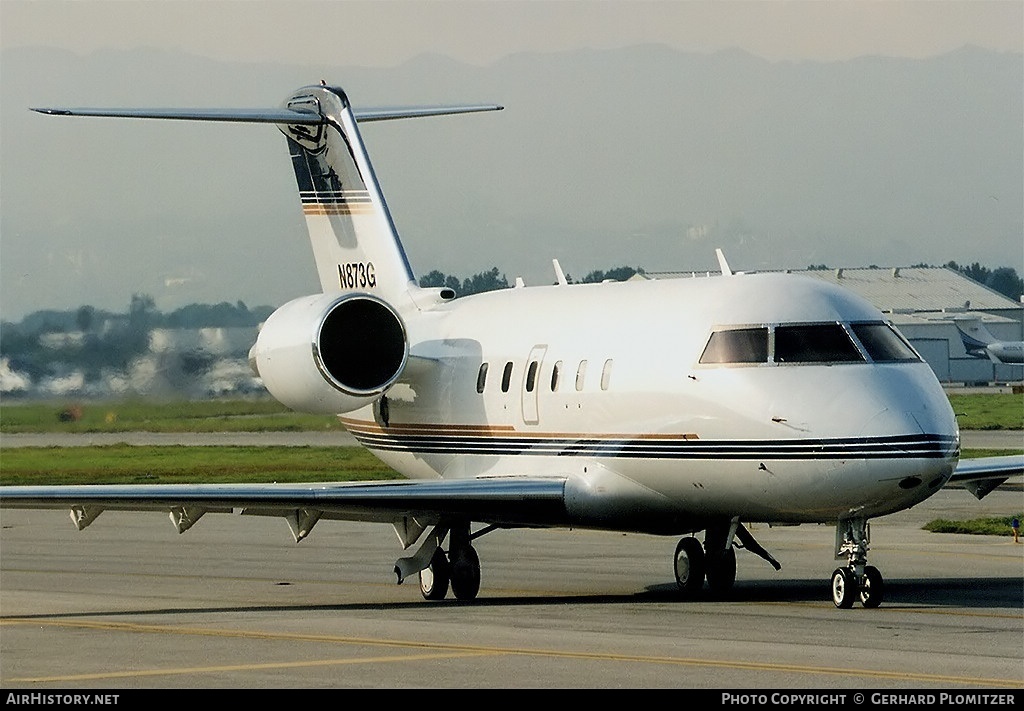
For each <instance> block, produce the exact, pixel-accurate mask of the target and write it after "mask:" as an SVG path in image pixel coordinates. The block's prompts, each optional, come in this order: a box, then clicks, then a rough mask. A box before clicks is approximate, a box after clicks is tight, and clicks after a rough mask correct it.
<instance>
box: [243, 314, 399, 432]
mask: <svg viewBox="0 0 1024 711" xmlns="http://www.w3.org/2000/svg"><path fill="white" fill-rule="evenodd" d="M408 358H409V347H408V339H407V337H406V332H405V324H404V323H403V322H402V319H401V317H400V316H399V315H398V313H397V312H396V311H395V310H394V309H393V308H392V307H391V306H389V305H388V304H387V303H386V302H384V301H382V300H380V299H378V298H376V297H374V296H370V295H368V294H346V295H344V296H338V295H336V294H317V295H315V296H306V297H303V298H300V299H295V300H294V301H290V302H288V303H287V304H285V305H284V306H282V307H281V308H279V309H278V310H277V311H275V312H274V313H273V314H271V315H270V318H268V319H267V321H266V323H265V324H264V325H263V328H262V329H261V330H260V334H259V336H258V337H257V339H256V344H255V345H254V346H253V347H252V350H250V352H249V362H250V365H251V366H252V368H253V371H254V372H255V373H256V374H257V375H259V377H260V378H262V379H263V384H264V385H265V386H266V388H267V390H268V391H269V392H270V394H271V395H273V396H274V397H275V398H277V399H278V400H279V401H280V402H282V403H283V404H285V405H287V406H288V407H290V408H292V409H293V410H297V411H300V412H310V413H315V414H337V413H342V412H350V411H352V410H355V409H357V408H359V407H362V406H363V405H366V404H368V403H371V402H373V401H374V400H375V399H376V398H378V397H380V395H382V394H383V393H384V392H385V391H386V390H387V389H388V388H389V387H391V386H392V385H393V384H394V382H395V381H396V380H397V379H398V377H399V376H400V375H401V374H402V371H403V370H404V368H405V364H406V362H407V360H408Z"/></svg>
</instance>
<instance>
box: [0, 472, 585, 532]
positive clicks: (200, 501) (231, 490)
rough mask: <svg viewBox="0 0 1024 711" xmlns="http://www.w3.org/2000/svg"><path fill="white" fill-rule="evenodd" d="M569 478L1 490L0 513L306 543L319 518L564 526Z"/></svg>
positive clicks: (160, 485) (96, 486) (94, 486)
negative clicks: (161, 520) (157, 519)
mask: <svg viewBox="0 0 1024 711" xmlns="http://www.w3.org/2000/svg"><path fill="white" fill-rule="evenodd" d="M564 490H565V479H564V478H541V477H530V478H527V477H491V478H477V479H431V480H406V479H402V480H394V481H379V482H376V481H375V482H351V483H349V482H346V483H314V484H132V485H127V484H125V485H122V484H98V485H79V486H2V487H0V507H3V508H23V509H69V510H70V511H71V520H72V521H73V522H74V523H75V525H76V526H77V527H78V528H79V529H82V528H85V527H86V526H88V525H89V524H90V523H92V521H93V520H95V518H96V517H97V516H98V515H99V514H100V513H102V512H103V511H106V510H119V511H164V512H167V513H169V514H170V518H171V521H172V522H173V523H174V525H175V527H176V528H177V529H178V532H179V533H181V532H184V531H185V530H187V529H188V528H190V527H191V526H192V524H194V523H195V522H196V521H197V520H198V519H199V517H201V516H203V515H204V514H206V513H236V514H247V515H256V516H280V517H283V518H286V519H288V522H289V525H291V526H292V533H293V534H294V535H295V538H296V540H297V541H298V540H301V538H304V537H305V535H306V534H307V533H308V532H309V529H310V528H311V527H312V525H313V524H315V523H316V521H318V520H319V519H320V518H325V519H338V520H351V521H378V522H382V523H392V524H395V525H396V528H397V526H398V525H399V524H400V523H401V522H403V521H408V520H409V519H415V520H416V522H417V523H418V524H419V525H421V526H423V525H431V524H433V523H437V522H438V521H439V520H441V519H442V518H445V517H461V518H468V519H470V520H472V521H479V522H484V523H493V524H499V525H507V526H516V525H525V526H530V525H532V526H544V525H556V524H558V523H561V522H564V521H565V518H566V515H565V503H564Z"/></svg>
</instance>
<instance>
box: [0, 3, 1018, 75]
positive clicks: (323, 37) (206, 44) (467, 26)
mask: <svg viewBox="0 0 1024 711" xmlns="http://www.w3.org/2000/svg"><path fill="white" fill-rule="evenodd" d="M1022 37H1024V2H1021V0H1006V1H996V0H963V1H958V2H945V1H941V0H913V1H907V0H881V1H874V0H855V1H845V2H844V1H842V0H829V1H825V0H819V1H816V2H783V1H782V0H762V1H759V2H745V1H736V2H728V1H724V0H715V1H714V2H707V1H705V0H685V1H683V0H676V1H669V0H662V1H661V2H646V1H642V0H635V1H627V0H608V1H605V2H597V1H583V0H578V1H575V2H570V1H566V0H563V1H557V2H556V1H553V0H532V1H529V2H528V1H525V0H517V1H511V2H506V1H493V2H491V1H484V0H417V1H415V2H409V1H405V0H402V1H399V0H393V1H388V0H376V1H374V2H363V1H356V0H349V1H346V0H334V1H320V2H303V1H295V2H292V1H285V0H233V1H231V2H224V1H220V0H218V1H213V0H174V1H161V0H117V1H115V0H103V1H99V0H84V1H81V2H78V1H76V2H49V1H45V0H31V1H28V2H26V1H24V0H0V46H2V47H4V48H10V47H15V46H23V45H38V46H53V47H62V48H65V49H70V50H73V51H76V52H82V53H85V52H90V51H93V50H96V49H102V48H106V47H117V48H131V47H163V48H174V49H179V50H187V51H189V52H192V53H195V54H199V55H202V56H209V57H213V58H217V59H227V60H237V61H252V60H265V61H268V62H278V61H288V62H301V63H304V64H306V63H310V64H316V63H327V62H329V63H330V64H332V65H342V64H355V65H362V66H392V65H395V64H399V63H401V62H403V61H405V60H407V59H409V58H410V57H413V56H415V55H417V54H420V53H423V52H433V53H439V54H444V55H448V56H450V57H453V58H455V59H458V60H461V61H465V62H471V63H478V64H486V63H488V62H491V61H494V60H495V59H498V58H500V57H503V56H506V55H509V54H514V53H516V52H524V51H525V52H546V51H557V50H564V49H577V48H581V47H589V48H594V49H610V48H616V47H623V46H628V45H632V44H638V43H647V42H657V43H663V44H667V45H670V46H672V47H674V48H676V49H681V50H687V51H715V50H718V49H723V48H728V47H739V48H742V49H745V50H747V51H748V52H750V53H752V54H755V55H758V56H761V57H764V58H766V59H771V60H783V59H805V58H811V59H821V60H835V59H848V58H850V57H855V56H861V55H865V54H882V55H889V56H900V57H924V56H929V55H934V54H939V53H942V52H946V51H949V50H951V49H955V48H957V47H960V46H963V45H965V44H974V45H978V46H980V47H985V48H988V49H996V50H1009V51H1020V50H1021V49H1022V46H1024V39H1022ZM310 40H312V41H310Z"/></svg>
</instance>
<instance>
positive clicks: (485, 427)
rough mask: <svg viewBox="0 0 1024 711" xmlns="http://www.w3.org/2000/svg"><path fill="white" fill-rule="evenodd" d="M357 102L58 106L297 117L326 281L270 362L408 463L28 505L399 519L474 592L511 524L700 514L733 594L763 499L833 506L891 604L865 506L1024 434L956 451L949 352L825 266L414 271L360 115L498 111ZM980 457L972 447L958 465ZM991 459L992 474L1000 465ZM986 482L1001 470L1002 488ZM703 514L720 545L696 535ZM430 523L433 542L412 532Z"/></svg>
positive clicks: (706, 572) (902, 498)
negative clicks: (933, 359) (940, 375)
mask: <svg viewBox="0 0 1024 711" xmlns="http://www.w3.org/2000/svg"><path fill="white" fill-rule="evenodd" d="M500 108H501V107H499V106H490V105H484V106H479V105H477V106H453V107H434V108H422V109H405V108H402V109H379V110H364V111H359V110H355V109H353V108H352V107H351V105H350V104H349V100H348V98H347V97H346V95H345V94H344V92H343V91H341V90H340V89H337V88H333V87H328V86H326V85H316V86H310V87H306V88H303V89H300V90H299V91H297V92H296V93H295V94H294V95H293V96H291V97H290V98H289V99H288V100H287V101H286V102H285V103H284V104H283V106H282V107H280V108H277V109H268V110H241V111H232V110H106V109H40V111H42V112H43V113H49V114H58V115H80V116H83V115H84V116H119V117H135V118H168V119H193V120H210V121H240V122H246V121H248V122H262V123H270V124H275V125H277V127H278V128H279V129H280V130H281V131H282V132H283V133H284V135H285V136H286V138H287V142H288V148H289V151H290V154H291V160H292V167H293V168H294V170H295V176H296V179H297V181H298V186H299V195H300V198H301V200H302V206H303V211H304V213H305V217H306V223H307V226H308V229H309V233H310V238H311V240H312V245H313V252H314V256H315V259H316V266H317V270H318V273H319V277H320V281H321V285H322V288H323V292H322V293H319V294H313V295H311V296H305V297H302V298H298V299H295V300H294V301H291V302H289V303H287V304H285V305H284V306H282V307H281V308H279V309H278V310H277V311H276V312H275V313H274V314H273V315H272V316H271V317H270V318H269V319H268V320H267V322H266V323H265V325H264V326H263V328H262V330H261V331H260V333H259V336H258V338H257V340H256V343H255V345H254V346H253V347H252V350H251V352H250V360H251V363H252V366H253V368H254V370H255V371H256V372H257V373H258V374H259V376H260V377H261V378H262V380H263V382H264V384H265V385H266V388H267V389H268V390H269V391H270V393H271V394H273V395H274V397H276V398H277V399H278V400H280V401H281V402H282V403H284V404H285V405H287V406H288V407H290V408H293V409H295V410H299V411H304V412H311V413H330V414H337V415H339V416H340V417H341V420H342V422H343V423H344V424H345V426H346V427H347V428H348V430H349V431H350V432H351V433H352V434H353V435H355V437H356V439H357V440H358V441H359V443H360V444H362V445H363V446H365V447H366V448H367V449H369V450H370V451H371V452H373V453H374V454H375V455H377V456H378V457H379V458H380V459H382V460H383V461H384V462H385V463H387V464H388V465H389V466H391V467H393V468H394V469H395V470H396V471H397V472H400V473H401V474H402V475H404V476H405V477H407V479H405V480H398V481H393V482H375V483H369V482H357V483H316V484H306V485H298V484H281V485H276V484H264V485H205V484H204V485H139V486H128V485H124V486H122V485H109V486H62V487H47V486H26V487H3V488H2V489H0V502H2V505H4V506H8V507H24V508H57V507H64V508H70V509H71V517H72V520H73V521H74V523H75V525H76V526H78V527H79V528H84V527H85V526H87V525H89V524H90V523H91V522H92V521H93V520H95V518H96V517H97V516H98V515H99V514H100V513H101V512H102V511H104V510H107V509H111V510H115V509H119V510H127V509H131V510H161V511H164V512H168V513H169V514H170V518H171V521H172V522H173V524H174V525H175V526H176V527H177V529H178V530H179V531H185V530H186V529H188V528H189V527H191V526H192V525H193V524H194V523H195V522H196V521H197V520H198V519H199V518H200V517H201V516H203V515H204V514H207V513H232V512H234V513H241V514H254V515H266V516H279V517H282V518H285V519H286V520H287V521H288V524H289V526H290V527H291V530H292V534H293V536H294V538H295V540H296V541H299V540H301V539H302V538H304V537H305V536H306V535H308V534H309V533H310V531H311V529H312V528H313V526H314V525H316V524H317V522H319V521H320V520H321V519H348V520H364V521H365V520H369V521H383V522H388V523H391V524H392V525H393V526H394V528H395V531H396V532H397V533H398V537H399V539H400V542H401V544H402V545H403V547H404V548H405V549H406V550H407V551H408V553H409V554H408V555H407V556H405V557H402V558H400V559H399V560H398V561H397V562H396V563H395V567H394V570H395V573H396V574H397V577H398V581H399V582H402V580H404V579H405V578H407V577H408V576H411V575H413V574H417V573H418V575H419V582H420V590H421V593H422V595H423V596H424V597H425V598H427V599H435V600H436V599H441V598H444V597H445V596H446V595H447V594H448V591H449V589H450V590H451V591H452V593H453V594H454V596H455V597H456V598H459V599H462V600H468V599H473V598H475V597H476V596H477V594H478V591H479V589H480V563H479V558H478V557H477V553H476V551H475V549H474V547H473V541H474V539H476V538H478V537H479V536H482V535H484V534H487V533H491V532H493V531H496V530H500V529H505V528H515V527H572V528H592V529H602V530H607V531H636V532H644V533H652V534H663V535H671V536H681V537H682V538H681V540H680V541H679V544H678V546H677V548H676V552H675V557H674V561H673V562H674V565H673V568H674V571H675V579H676V582H677V583H678V587H679V588H680V590H681V591H682V593H683V594H684V595H686V596H692V595H695V594H697V593H698V592H699V591H701V590H702V589H703V588H704V586H705V582H706V583H707V586H708V588H709V589H710V590H712V591H714V592H722V591H725V590H727V589H729V588H730V586H732V584H733V582H734V580H735V576H736V557H735V551H736V549H737V548H738V547H742V548H745V549H746V550H747V551H751V552H754V553H756V554H757V555H759V556H761V557H762V558H764V559H765V560H766V561H768V562H769V563H770V564H772V565H773V566H775V567H776V569H778V568H779V563H778V562H776V561H775V559H774V558H773V557H772V556H771V555H770V554H769V553H768V552H767V551H766V550H764V549H763V548H762V547H761V546H760V545H758V543H757V542H756V541H755V540H754V538H753V536H751V534H750V531H749V529H748V525H749V524H751V523H769V524H799V523H829V524H833V525H835V526H836V546H835V554H836V558H837V559H840V560H843V561H845V562H844V563H843V564H841V565H840V567H839V568H837V569H836V570H835V572H834V573H833V575H832V579H831V590H832V599H833V602H834V603H835V605H836V606H838V607H841V608H845V607H850V606H851V605H852V604H853V603H854V601H855V600H859V601H860V603H861V604H862V605H863V606H865V607H875V606H877V605H878V604H879V603H880V602H881V600H882V597H883V579H882V576H881V574H880V573H879V572H878V570H877V569H876V568H875V567H873V566H870V565H868V564H867V553H868V542H869V540H868V539H869V528H868V521H869V519H871V518H873V517H876V516H883V515H885V514H889V513H892V512H894V511H899V510H901V509H905V508H907V507H909V506H913V505H914V504H916V503H918V502H920V501H922V500H924V499H926V498H927V497H928V496H930V495H932V494H933V493H935V492H936V491H938V490H939V489H941V488H942V487H943V486H945V485H946V484H947V483H949V482H950V481H951V478H954V477H956V476H959V478H962V479H964V480H974V479H981V480H986V481H988V480H991V481H996V483H998V481H999V479H1005V478H1006V477H1008V476H1011V475H1013V474H1018V473H1021V472H1022V471H1024V457H1013V458H1000V459H992V460H985V461H983V462H982V463H981V464H977V465H975V466H974V467H973V468H964V469H961V470H959V474H956V472H958V457H959V452H960V443H959V432H958V430H957V423H956V420H955V419H954V416H953V412H952V410H951V409H950V406H949V403H948V401H947V398H946V397H945V395H944V394H943V391H942V389H941V388H940V386H939V383H938V382H937V381H936V378H935V376H934V375H933V373H932V371H931V369H930V368H929V366H928V365H927V364H926V363H924V362H923V361H922V360H921V358H920V357H919V356H918V354H917V353H916V352H915V351H914V350H913V348H911V347H910V345H908V343H907V341H906V340H905V339H904V338H903V337H902V336H901V335H900V334H899V333H898V332H897V331H896V330H895V329H894V328H893V327H892V326H891V325H890V324H889V323H887V322H886V320H885V318H884V317H883V316H882V314H881V313H880V312H879V311H878V310H877V309H876V308H874V307H873V306H871V305H870V304H869V303H868V302H867V301H865V300H863V299H862V298H860V297H858V296H856V295H854V294H852V293H850V292H847V291H844V290H842V289H840V288H838V287H836V286H832V285H829V284H825V283H822V282H821V281H819V280H816V279H810V278H807V277H804V276H797V275H789V274H739V273H733V272H732V270H731V269H730V268H729V266H728V264H727V263H726V261H725V259H724V257H722V256H721V254H720V253H719V259H720V263H721V266H722V275H721V276H714V277H711V278H705V279H686V280H664V281H656V280H649V281H630V282H620V283H603V284H569V283H568V282H567V280H566V279H565V277H564V275H563V274H562V271H561V269H560V267H559V266H558V264H557V262H556V263H555V273H556V281H557V283H555V284H554V285H548V286H534V287H524V286H522V285H521V284H519V283H517V285H516V286H515V287H513V288H509V289H504V290H501V291H495V292H490V293H484V294H478V295H474V296H469V297H465V298H456V294H455V293H454V292H453V291H452V290H450V289H443V288H442V289H428V288H420V287H419V286H417V282H416V279H415V277H414V276H413V271H412V268H411V267H410V265H409V262H408V260H407V258H406V255H405V253H404V251H403V249H402V245H401V242H400V241H399V237H398V233H397V231H396V229H395V226H394V223H393V222H392V219H391V215H390V213H389V212H388V208H387V206H386V204H385V201H384V197H383V195H382V193H381V190H380V187H379V185H378V184H377V180H376V178H375V177H374V173H373V169H372V167H371V165H370V161H369V159H368V157H367V154H366V151H365V148H364V145H363V141H362V140H361V138H360V133H359V123H363V122H368V121H377V120H386V119H395V118H407V117H416V116H433V115H440V114H451V113H465V112H473V111H488V110H497V109H500ZM961 464H962V463H961ZM993 477H994V478H993ZM986 493H987V492H986ZM701 533H703V534H704V538H703V543H701V541H700V540H698V538H697V537H696V536H697V535H698V534H701ZM417 543H419V545H418V546H417V545H416V544H417Z"/></svg>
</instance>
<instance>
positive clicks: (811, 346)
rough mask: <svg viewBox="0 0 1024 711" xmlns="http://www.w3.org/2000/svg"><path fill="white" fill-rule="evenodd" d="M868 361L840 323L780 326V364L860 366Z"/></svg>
mask: <svg viewBox="0 0 1024 711" xmlns="http://www.w3.org/2000/svg"><path fill="white" fill-rule="evenodd" d="M862 360H864V356H862V355H861V353H860V351H858V350H857V346H855V345H854V344H853V341H852V340H850V336H849V334H847V333H846V331H845V330H844V329H843V327H842V326H840V325H839V324H838V323H826V324H820V325H814V326H804V325H800V326H776V327H775V362H776V363H856V362H857V361H862Z"/></svg>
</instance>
